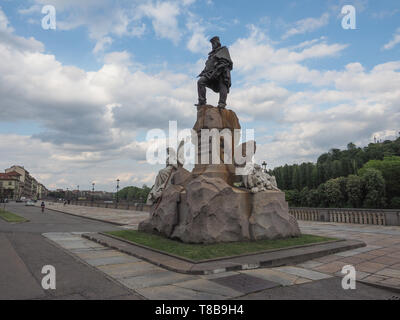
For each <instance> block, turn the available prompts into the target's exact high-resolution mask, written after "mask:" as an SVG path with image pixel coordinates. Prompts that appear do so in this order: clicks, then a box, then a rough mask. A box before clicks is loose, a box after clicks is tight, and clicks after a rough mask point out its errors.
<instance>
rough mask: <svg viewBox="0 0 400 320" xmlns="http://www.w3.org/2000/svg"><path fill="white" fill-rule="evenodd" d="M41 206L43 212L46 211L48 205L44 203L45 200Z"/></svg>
mask: <svg viewBox="0 0 400 320" xmlns="http://www.w3.org/2000/svg"><path fill="white" fill-rule="evenodd" d="M40 207H41V208H42V212H43V213H44V208H45V207H46V205H45V204H44V201H42V203H41V205H40Z"/></svg>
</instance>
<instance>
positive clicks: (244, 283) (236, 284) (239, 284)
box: [210, 273, 280, 295]
mask: <svg viewBox="0 0 400 320" xmlns="http://www.w3.org/2000/svg"><path fill="white" fill-rule="evenodd" d="M210 281H214V282H216V283H218V284H220V285H223V286H226V287H229V288H231V289H233V290H235V291H238V292H241V293H242V294H243V295H244V294H248V293H251V292H256V291H261V290H266V289H271V288H276V287H279V286H280V284H279V283H277V282H273V281H269V280H265V279H262V278H259V277H253V276H250V275H248V274H244V273H241V274H238V275H233V276H228V277H223V278H217V279H211V280H210Z"/></svg>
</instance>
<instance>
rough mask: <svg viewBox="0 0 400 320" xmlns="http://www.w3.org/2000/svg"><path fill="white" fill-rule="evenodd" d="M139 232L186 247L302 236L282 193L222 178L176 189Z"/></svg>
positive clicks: (204, 179) (201, 178)
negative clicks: (255, 189)
mask: <svg viewBox="0 0 400 320" xmlns="http://www.w3.org/2000/svg"><path fill="white" fill-rule="evenodd" d="M154 209H155V210H154V212H153V214H152V216H151V218H150V219H149V220H148V221H145V222H143V223H141V224H140V225H139V230H141V231H147V232H156V233H159V234H162V235H164V236H166V237H168V238H171V239H178V240H181V241H183V242H186V243H208V244H209V243H219V242H234V241H249V240H261V239H277V238H286V237H294V236H298V235H300V230H299V227H298V224H297V221H296V219H294V218H293V217H291V216H290V215H289V209H288V205H287V202H286V201H285V195H284V193H283V192H280V191H266V192H260V193H257V194H252V193H250V192H248V191H247V190H242V189H238V188H234V187H231V186H230V185H229V184H227V183H226V182H225V181H224V180H222V179H220V178H212V177H207V176H204V175H201V176H199V177H197V178H194V179H193V180H190V181H189V182H188V183H187V184H186V186H185V187H184V188H183V187H178V186H174V185H171V186H170V187H168V188H167V189H166V191H165V196H163V198H162V200H161V203H160V204H159V206H158V207H157V208H154Z"/></svg>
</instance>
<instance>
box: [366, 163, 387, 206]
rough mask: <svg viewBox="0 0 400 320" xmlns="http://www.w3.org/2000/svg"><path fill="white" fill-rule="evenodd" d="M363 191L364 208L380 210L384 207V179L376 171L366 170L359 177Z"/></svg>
mask: <svg viewBox="0 0 400 320" xmlns="http://www.w3.org/2000/svg"><path fill="white" fill-rule="evenodd" d="M361 178H362V181H363V186H364V190H365V198H364V207H366V208H382V207H384V206H385V199H384V197H385V179H384V178H383V176H382V173H381V172H380V171H379V170H376V169H366V170H365V171H363V174H362V175H361Z"/></svg>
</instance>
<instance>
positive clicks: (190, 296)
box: [136, 285, 226, 300]
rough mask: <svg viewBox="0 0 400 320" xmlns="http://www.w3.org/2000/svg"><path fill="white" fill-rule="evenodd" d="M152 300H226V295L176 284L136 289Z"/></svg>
mask: <svg viewBox="0 0 400 320" xmlns="http://www.w3.org/2000/svg"><path fill="white" fill-rule="evenodd" d="M136 291H137V292H138V293H139V294H141V295H142V296H144V297H146V298H148V299H150V300H224V299H226V296H222V295H218V294H212V293H208V292H200V291H195V290H191V289H187V288H182V287H177V286H175V285H168V286H160V287H150V288H142V289H137V290H136Z"/></svg>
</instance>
